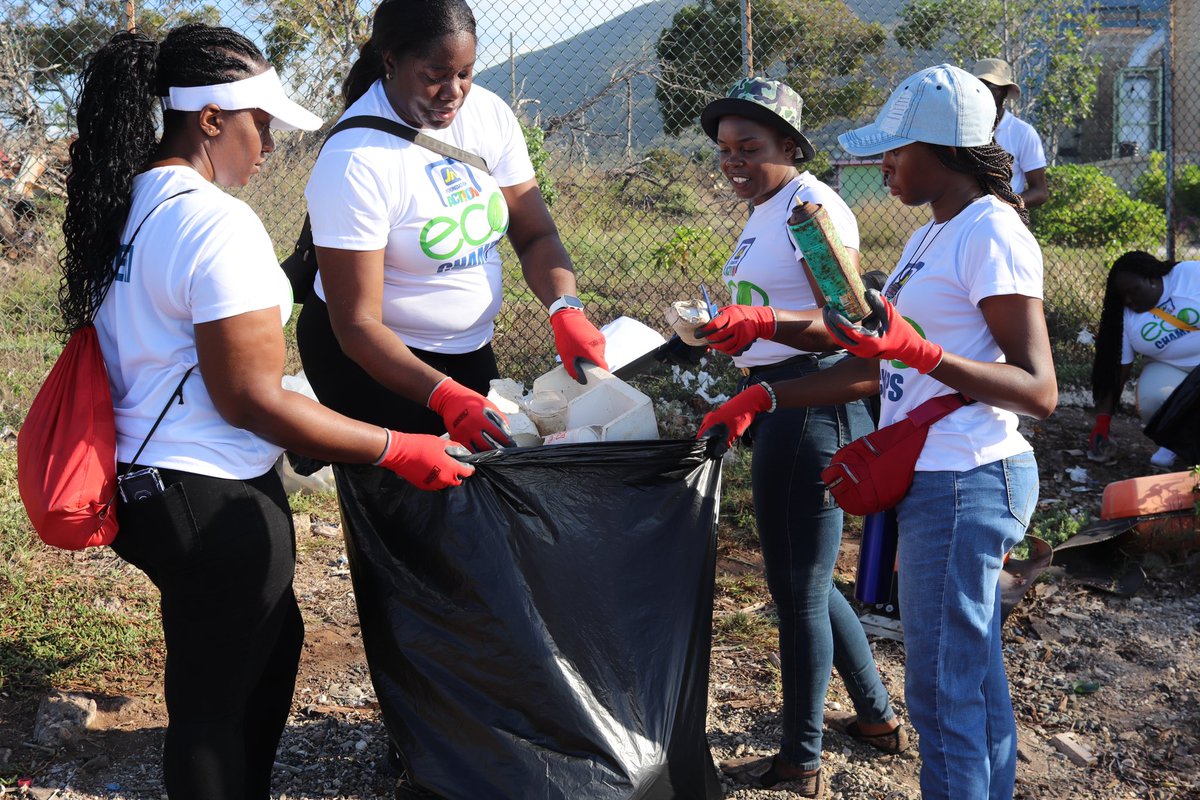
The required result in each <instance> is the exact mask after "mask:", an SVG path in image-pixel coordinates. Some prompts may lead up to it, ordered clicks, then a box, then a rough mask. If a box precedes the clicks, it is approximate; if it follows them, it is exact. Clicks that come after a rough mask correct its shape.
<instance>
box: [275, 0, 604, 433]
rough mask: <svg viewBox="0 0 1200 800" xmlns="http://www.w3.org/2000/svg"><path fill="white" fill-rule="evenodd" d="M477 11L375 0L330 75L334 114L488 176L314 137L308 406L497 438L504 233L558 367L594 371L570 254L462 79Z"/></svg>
mask: <svg viewBox="0 0 1200 800" xmlns="http://www.w3.org/2000/svg"><path fill="white" fill-rule="evenodd" d="M475 46H476V38H475V17H474V15H473V14H472V12H471V9H470V7H469V6H468V5H467V4H466V3H465V2H462V0H424V1H423V2H421V1H418V2H412V1H410V0H383V2H382V3H380V4H379V7H378V8H377V9H376V11H375V16H374V21H373V26H372V31H371V37H370V39H368V40H367V42H366V44H364V45H363V48H362V52H361V53H360V55H359V58H358V60H357V61H356V62H355V63H354V66H353V67H352V68H351V70H350V73H349V75H348V76H347V77H346V80H345V83H344V85H343V95H344V99H345V102H346V111H345V112H344V113H343V115H342V119H346V118H349V117H354V116H359V115H371V116H379V117H384V118H386V119H388V120H392V121H393V122H399V123H403V124H405V125H407V126H410V127H412V128H417V129H420V130H421V132H422V133H424V134H425V135H426V136H429V137H433V138H435V139H438V140H439V141H441V142H443V143H447V144H451V145H453V146H455V147H457V148H459V149H461V150H466V151H468V152H469V153H472V154H474V155H477V156H480V157H482V158H483V160H484V161H485V162H486V163H487V166H488V171H489V172H490V174H488V172H485V171H483V170H482V169H479V168H477V167H473V166H471V165H469V164H466V163H463V162H461V161H457V160H454V159H451V158H448V157H446V156H444V155H441V154H439V153H436V152H433V151H432V150H429V149H427V148H425V147H423V146H421V145H420V144H418V143H415V142H410V141H407V140H406V139H402V138H400V137H398V136H395V135H393V134H391V133H387V132H383V131H378V130H371V129H366V128H356V129H351V130H345V131H342V132H340V133H337V134H335V135H334V136H332V137H330V139H329V140H328V142H326V144H325V146H324V148H323V149H322V151H321V154H320V156H318V158H317V163H316V166H315V167H314V168H313V173H312V177H311V178H310V179H309V182H308V187H307V189H306V190H305V196H306V197H307V199H308V210H309V215H310V217H311V219H312V232H313V242H314V244H315V245H316V254H317V263H318V265H319V275H318V277H317V281H316V284H315V286H314V291H313V293H312V294H311V295H310V296H309V298H308V300H307V302H306V303H305V306H304V310H303V312H302V313H301V316H300V321H299V327H298V329H297V339H298V342H299V345H300V355H301V358H302V360H303V363H304V371H305V375H306V377H307V378H308V379H309V381H310V383H311V384H312V387H313V390H314V391H315V392H316V394H317V397H318V398H320V400H321V402H322V403H324V404H325V405H328V406H330V407H331V408H334V409H337V410H339V411H342V412H343V413H346V414H351V415H358V416H359V417H361V418H362V419H366V420H370V421H374V422H378V423H379V424H384V423H383V420H387V421H388V424H391V425H394V426H396V427H399V428H401V429H402V430H406V431H413V432H421V433H433V434H440V433H442V432H443V431H449V433H450V435H451V437H452V438H453V439H455V440H456V441H461V442H463V443H464V444H466V445H467V446H468V447H470V448H471V449H472V450H476V451H481V450H490V449H492V448H494V447H496V446H501V445H510V444H512V442H511V440H510V438H509V430H508V426H507V423H506V420H505V418H504V415H503V414H501V413H500V411H499V410H497V409H496V408H495V406H494V405H492V403H491V402H489V401H488V400H487V399H486V398H485V397H484V395H486V394H487V391H488V384H489V382H490V381H491V380H492V379H493V378H496V377H498V373H497V369H496V361H495V357H494V356H493V353H492V346H491V341H492V334H493V331H494V321H495V318H496V315H497V314H498V313H499V310H500V303H501V300H502V298H503V289H502V287H501V263H500V253H499V249H498V245H499V243H500V239H501V238H502V237H503V236H505V235H507V236H508V240H509V242H510V243H511V244H512V246H513V250H515V251H516V254H517V258H518V259H519V260H520V262H521V268H522V271H523V273H524V276H525V280H526V282H527V283H528V284H529V287H530V289H532V290H533V293H534V294H535V295H537V297H538V298H539V300H541V302H542V303H544V304H545V306H546V307H547V309H548V317H549V323H550V325H549V326H548V327H551V328H553V333H554V339H555V344H556V346H557V349H558V352H559V355H560V356H561V357H562V361H563V366H564V367H565V368H566V369H567V372H568V373H569V374H570V375H571V377H573V378H576V379H577V380H580V381H581V382H582V381H583V380H584V379H585V378H584V375H583V373H582V372H581V371H580V367H579V364H580V363H581V362H590V363H592V364H596V365H598V366H600V367H604V368H607V363H606V361H605V359H604V336H603V335H602V334H601V333H600V332H599V330H597V329H596V327H595V326H594V325H592V323H591V322H589V321H588V319H587V316H586V315H585V314H584V311H583V305H582V303H581V302H580V301H579V300H578V298H577V297H576V296H575V295H576V288H575V274H574V272H573V270H572V267H571V261H570V259H569V258H568V256H567V253H566V250H565V249H564V248H563V245H562V242H561V241H560V240H559V236H558V230H557V229H556V228H555V226H554V222H553V220H552V219H551V218H550V214H549V211H548V210H547V208H546V205H545V202H544V201H543V200H542V196H541V192H540V191H539V189H538V184H537V180H536V179H535V178H534V172H533V165H532V164H531V162H530V160H529V153H528V150H527V149H526V146H525V140H524V138H523V136H522V133H521V127H520V124H519V123H518V122H517V119H516V117H515V116H514V115H513V113H512V111H511V110H510V109H509V108H508V106H507V105H506V104H505V103H504V102H503V101H502V100H501V99H500V98H499V97H497V96H496V95H495V94H493V93H491V92H489V91H488V90H486V89H484V88H482V87H472V81H473V79H474V69H475Z"/></svg>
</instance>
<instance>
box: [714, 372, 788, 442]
mask: <svg viewBox="0 0 1200 800" xmlns="http://www.w3.org/2000/svg"><path fill="white" fill-rule="evenodd" d="M774 406H775V396H774V395H773V394H771V391H770V390H769V389H767V387H766V384H763V383H756V384H754V385H753V386H751V387H750V388H749V389H746V390H745V391H742V392H739V393H738V394H736V395H734V396H733V398H732V399H730V400H727V401H726V402H725V404H724V405H722V406H720V407H718V408H715V409H713V410H712V411H710V412H708V413H707V414H705V415H704V419H703V420H701V421H700V432H699V433H697V434H696V438H697V439H704V438H708V437H723V438H724V440H725V447H724V448H722V449H720V452H724V450H726V449H728V448H729V447H731V446H732V445H733V440H734V439H736V438H737V437H739V436H741V435H742V434H743V433H745V432H746V428H749V427H750V423H751V422H753V421H754V418H755V417H756V416H758V415H759V414H761V413H763V412H764V411H774V410H775V409H774ZM722 425H723V426H724V430H722V429H721V427H720V426H722Z"/></svg>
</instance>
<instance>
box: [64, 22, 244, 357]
mask: <svg viewBox="0 0 1200 800" xmlns="http://www.w3.org/2000/svg"><path fill="white" fill-rule="evenodd" d="M265 64H266V60H265V59H264V58H263V55H262V53H261V52H260V51H259V49H258V48H257V47H255V45H254V43H253V42H251V41H250V40H249V39H247V38H246V37H245V36H242V35H241V34H240V33H237V32H236V31H233V30H230V29H229V28H224V27H220V26H216V25H204V24H202V23H192V24H189V25H181V26H179V27H178V28H175V29H173V30H172V31H171V32H170V33H168V34H167V36H166V38H165V39H163V41H162V43H161V44H159V43H158V42H156V41H155V40H154V39H152V38H150V37H149V36H146V35H145V34H143V33H139V32H137V31H122V32H120V33H118V34H116V35H115V36H113V37H112V38H111V39H110V40H109V41H108V43H107V44H105V45H104V46H103V47H101V48H100V49H99V50H97V51H96V52H95V53H94V54H93V55H92V57H91V58H90V59H89V60H88V63H87V66H85V67H84V70H83V74H82V82H83V88H82V91H81V92H80V95H79V110H78V112H77V114H76V125H77V127H78V129H79V136H78V138H76V140H75V141H74V142H73V143H72V144H71V149H70V153H71V168H70V172H69V173H68V174H67V211H66V218H65V219H64V220H63V236H64V240H65V241H64V251H63V256H62V259H61V263H62V271H63V278H62V284H61V285H60V286H59V291H58V300H59V308H60V311H61V313H62V325H63V327H62V331H61V333H62V334H64V335H70V334H71V333H73V332H74V331H76V330H78V329H79V328H81V327H83V326H84V325H86V324H87V323H88V322H90V321H91V319H92V317H93V316H94V315H95V312H96V308H97V307H98V306H99V304H100V301H101V300H102V299H103V297H104V292H105V290H106V289H107V288H108V284H109V282H110V281H111V280H112V277H113V269H112V263H113V258H114V257H115V256H116V252H117V247H118V246H119V245H120V243H121V242H120V237H121V231H122V230H123V229H124V227H125V219H126V217H128V216H129V207H130V205H131V203H132V200H133V178H134V176H135V175H137V173H138V172H140V171H141V170H143V169H145V167H146V164H147V163H148V162H149V161H151V160H152V158H153V155H154V152H155V149H156V148H157V146H158V136H157V130H156V122H157V116H156V113H155V105H154V104H155V100H156V99H157V98H159V97H161V96H163V95H165V94H166V93H167V90H168V89H169V88H170V87H171V86H207V85H210V84H216V83H228V82H231V81H236V80H241V79H242V78H248V77H250V76H251V75H254V74H256V73H257V72H258V71H259V70H261V69H262V67H263V66H264V65H265ZM185 116H186V112H182V111H168V112H166V113H165V114H164V115H163V126H164V127H165V128H168V129H169V128H170V127H171V126H172V125H175V124H179V123H180V122H182V120H183V119H184V118H185Z"/></svg>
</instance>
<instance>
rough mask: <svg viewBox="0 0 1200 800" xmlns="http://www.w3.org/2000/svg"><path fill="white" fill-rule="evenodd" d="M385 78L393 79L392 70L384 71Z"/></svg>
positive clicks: (387, 79)
mask: <svg viewBox="0 0 1200 800" xmlns="http://www.w3.org/2000/svg"><path fill="white" fill-rule="evenodd" d="M383 79H384V80H385V81H390V80H391V79H392V73H390V72H385V73H383Z"/></svg>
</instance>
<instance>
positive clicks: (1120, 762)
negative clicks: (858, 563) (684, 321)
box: [0, 408, 1200, 800]
mask: <svg viewBox="0 0 1200 800" xmlns="http://www.w3.org/2000/svg"><path fill="white" fill-rule="evenodd" d="M1089 427H1090V418H1089V417H1088V416H1087V415H1086V414H1085V413H1084V412H1083V411H1081V410H1080V409H1075V408H1063V409H1060V410H1059V411H1058V412H1056V414H1055V415H1054V416H1053V417H1051V419H1050V420H1048V421H1046V422H1042V423H1030V422H1028V421H1026V422H1023V429H1024V430H1025V432H1026V433H1027V435H1029V436H1030V438H1031V439H1032V441H1033V442H1034V444H1035V447H1036V448H1037V450H1038V456H1039V462H1040V465H1041V470H1042V504H1043V508H1046V507H1049V506H1051V505H1054V504H1063V505H1065V506H1066V507H1070V508H1073V509H1078V510H1079V512H1080V513H1090V514H1092V515H1093V516H1095V515H1096V513H1097V512H1098V510H1099V501H1100V493H1101V491H1102V489H1103V487H1104V485H1106V484H1107V483H1108V482H1109V481H1112V480H1116V479H1120V478H1123V477H1128V476H1130V475H1133V474H1141V473H1142V472H1144V471H1145V470H1144V469H1143V468H1142V465H1144V464H1145V463H1146V458H1148V456H1149V453H1150V452H1151V450H1152V449H1153V446H1152V445H1150V444H1149V443H1148V442H1146V441H1145V440H1144V439H1142V438H1141V436H1140V432H1139V429H1138V427H1137V425H1136V423H1135V422H1134V421H1133V420H1131V419H1129V418H1125V417H1118V418H1117V420H1115V421H1114V436H1115V438H1116V439H1117V441H1119V442H1120V443H1121V444H1122V446H1123V448H1124V450H1123V457H1122V459H1121V461H1119V462H1117V463H1116V464H1111V465H1097V464H1092V463H1090V462H1088V461H1086V459H1084V458H1082V457H1081V456H1080V455H1079V454H1078V451H1079V448H1081V447H1082V446H1083V442H1084V440H1085V439H1086V436H1087V430H1088V428H1089ZM1072 453H1074V454H1072ZM1080 470H1082V471H1083V472H1082V473H1081V472H1080ZM297 523H298V524H297V529H298V532H299V538H300V552H301V558H300V564H299V568H298V578H297V591H298V594H299V596H300V602H301V605H302V607H303V609H304V613H305V622H306V626H307V641H306V644H305V649H304V655H303V661H302V664H301V672H300V677H299V681H298V683H297V689H296V695H295V701H294V704H293V709H292V714H291V717H290V718H289V722H288V726H287V730H286V732H285V734H284V737H283V741H282V743H281V745H280V748H279V752H278V756H277V767H276V771H275V784H274V796H276V797H278V798H280V800H283V799H284V798H391V797H392V792H393V787H394V785H395V780H396V778H395V776H394V775H393V774H391V772H390V771H389V770H388V766H387V745H386V738H385V734H384V731H383V726H382V721H381V718H380V713H379V707H378V703H377V701H376V698H375V695H374V692H373V690H372V688H371V683H370V679H369V676H368V673H367V669H366V664H365V661H364V658H363V649H362V641H361V637H360V635H359V629H358V626H357V620H356V617H355V612H354V597H353V592H352V590H351V585H350V580H349V574H348V570H347V569H346V564H345V558H344V554H343V553H342V552H341V550H340V542H339V539H338V538H337V535H336V524H337V521H336V519H335V520H327V519H322V520H314V519H309V518H308V517H300V518H298V520H297ZM856 550H857V543H856V541H855V540H854V539H853V538H852V537H848V539H847V541H846V543H845V545H844V549H843V557H842V559H841V560H840V561H839V572H840V574H841V576H842V577H843V578H845V579H846V580H847V581H848V580H851V579H852V578H853V565H854V563H855V562H854V559H855V557H856ZM720 555H721V560H720V563H721V565H722V566H721V567H720V569H721V570H726V569H729V568H731V567H734V568H736V569H737V570H739V571H742V572H747V573H749V574H751V575H753V574H754V571H755V570H756V569H757V568H758V567H757V565H759V564H761V560H760V559H759V558H758V556H757V553H755V552H753V550H752V549H747V548H746V547H743V546H740V545H737V544H731V543H727V542H723V544H722V548H721V554H720ZM1142 562H1143V567H1144V568H1145V569H1146V572H1147V575H1148V579H1147V581H1146V583H1145V585H1144V586H1143V587H1142V588H1141V589H1140V590H1139V592H1138V593H1137V594H1136V595H1134V596H1132V597H1128V598H1123V597H1118V596H1115V595H1109V594H1104V593H1101V592H1097V591H1095V590H1092V589H1088V588H1086V587H1084V586H1083V585H1081V584H1079V583H1077V582H1075V581H1073V580H1072V579H1071V578H1070V577H1069V576H1067V575H1066V574H1065V573H1063V572H1062V571H1061V570H1060V569H1054V568H1052V569H1051V570H1050V571H1049V572H1048V573H1047V574H1046V575H1044V576H1043V577H1042V579H1040V580H1039V581H1038V582H1036V583H1035V584H1034V585H1033V586H1032V588H1031V589H1030V590H1029V592H1028V593H1027V594H1026V596H1025V598H1024V599H1023V601H1022V603H1021V604H1020V605H1019V606H1018V607H1017V608H1016V610H1015V611H1014V612H1013V614H1012V616H1011V617H1010V618H1009V620H1008V622H1007V623H1006V626H1005V629H1004V631H1005V638H1004V650H1005V658H1006V664H1007V667H1008V672H1009V679H1010V683H1011V685H1012V694H1013V703H1014V706H1015V709H1016V714H1017V720H1018V727H1019V734H1020V736H1019V741H1020V759H1019V764H1018V787H1017V797H1018V798H1021V800H1033V798H1054V800H1071V799H1073V798H1079V800H1084V799H1086V800H1094V799H1095V798H1112V799H1113V800H1121V799H1123V798H1146V799H1147V800H1166V798H1200V697H1198V693H1200V688H1198V686H1200V594H1198V593H1197V586H1198V579H1200V556H1192V555H1189V554H1187V553H1178V552H1175V553H1159V554H1151V555H1149V556H1146V557H1144V558H1143V559H1142ZM134 579H136V577H135V578H134ZM755 585H758V586H760V587H761V581H758V582H757V584H755ZM845 587H846V588H847V590H848V584H845ZM143 588H144V589H145V590H147V591H148V590H149V587H148V586H146V587H143ZM769 600H770V598H769V597H767V596H766V594H765V590H763V589H761V588H759V589H758V594H757V595H754V594H751V595H750V596H739V597H738V598H737V599H736V602H734V601H732V600H731V599H730V598H729V597H726V596H718V598H717V599H716V606H715V610H716V611H717V613H718V614H720V613H724V612H727V611H728V610H729V609H730V608H731V607H737V608H739V609H742V610H746V609H748V610H749V613H753V614H770V613H771V607H770V604H769ZM873 646H874V648H875V652H876V659H877V662H878V664H879V668H880V671H881V673H882V676H883V680H884V683H885V684H886V685H887V687H888V689H889V691H890V692H891V693H892V695H893V697H894V698H896V701H895V702H896V706H897V710H898V712H899V714H900V716H901V719H902V720H904V719H906V708H905V704H904V701H903V675H904V655H903V648H902V645H900V644H899V643H898V642H895V641H891V640H889V639H874V640H873ZM63 688H67V687H63ZM69 688H71V690H72V691H73V693H75V694H83V695H87V696H90V697H91V698H92V699H94V700H95V703H96V714H95V719H94V720H93V721H92V723H91V726H90V728H89V729H88V730H87V731H86V733H85V735H84V736H83V737H82V738H80V739H77V740H76V741H74V743H72V744H63V745H59V746H47V745H44V744H39V743H38V742H37V741H35V738H34V737H35V732H34V722H35V711H36V707H37V704H38V701H39V700H40V699H41V698H40V697H25V696H13V697H9V696H6V695H4V694H0V768H2V767H3V766H4V763H14V764H22V765H27V767H26V768H27V771H28V773H29V785H28V786H25V787H21V788H18V787H15V786H14V787H4V788H3V792H2V793H3V795H4V796H5V797H8V796H16V797H31V798H38V800H59V799H61V800H72V799H77V800H100V799H101V798H103V799H104V800H158V798H160V797H165V795H164V793H163V789H162V783H161V774H160V771H159V767H158V759H159V750H160V748H161V745H162V735H163V726H164V724H165V713H164V709H163V706H162V696H161V686H160V685H158V684H157V682H156V681H155V680H153V679H151V680H147V681H143V682H142V683H140V684H136V685H135V686H133V687H132V688H129V689H128V690H127V691H126V693H125V694H121V695H105V694H101V693H96V692H91V693H89V692H88V691H86V688H87V687H69ZM47 693H48V691H47ZM827 707H828V708H829V709H830V710H831V711H839V710H841V711H846V710H849V709H850V705H849V701H848V698H847V696H846V694H845V690H844V688H843V687H842V686H841V684H840V682H839V680H838V679H837V678H836V676H835V677H834V679H833V681H832V683H831V686H830V693H829V696H828V700H827ZM708 736H709V742H710V744H711V747H712V752H713V756H714V759H717V760H720V759H724V758H730V757H735V756H742V755H753V754H763V755H767V754H770V753H772V752H774V750H775V747H776V744H777V742H778V737H779V695H778V658H777V656H776V655H775V654H774V653H773V652H771V651H770V649H769V648H766V649H764V648H762V647H754V646H740V645H722V644H720V643H718V644H717V645H716V646H715V647H714V651H713V654H712V672H711V680H710V690H709V717H708ZM914 739H915V737H914ZM824 744H825V770H826V771H827V775H828V777H829V784H830V797H832V798H834V799H835V800H858V799H859V798H863V799H864V800H865V799H868V798H869V799H870V800H876V799H882V800H915V798H918V797H919V796H920V792H919V788H918V786H919V784H918V774H919V769H920V759H919V758H918V756H917V753H916V749H915V747H914V748H913V749H911V750H910V751H908V752H906V753H903V754H900V755H895V756H887V755H882V754H880V753H879V752H878V751H875V750H873V749H871V748H870V747H867V746H866V745H863V744H860V743H858V742H856V741H854V740H852V739H850V738H849V737H848V736H845V735H843V734H840V733H836V732H827V733H826V736H825V740H824ZM726 789H727V795H726V796H727V797H729V798H731V800H749V799H750V798H772V797H779V798H784V797H789V796H793V795H790V794H789V793H787V792H786V791H772V790H752V789H747V788H741V787H737V786H734V785H732V784H730V783H727V784H726ZM481 800H490V799H482V798H481ZM580 800H585V799H584V798H580Z"/></svg>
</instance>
